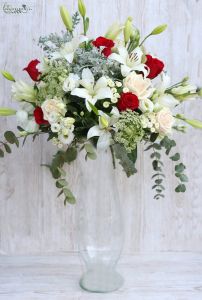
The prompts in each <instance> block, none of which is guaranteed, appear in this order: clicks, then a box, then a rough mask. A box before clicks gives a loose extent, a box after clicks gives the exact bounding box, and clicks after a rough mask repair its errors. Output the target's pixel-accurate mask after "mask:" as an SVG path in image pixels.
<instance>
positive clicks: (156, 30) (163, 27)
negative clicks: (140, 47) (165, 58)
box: [150, 24, 167, 35]
mask: <svg viewBox="0 0 202 300" xmlns="http://www.w3.org/2000/svg"><path fill="white" fill-rule="evenodd" d="M166 28H167V24H162V25H159V26H157V27H156V28H154V29H153V30H152V32H151V33H150V35H157V34H160V33H162V32H163V31H165V30H166Z"/></svg>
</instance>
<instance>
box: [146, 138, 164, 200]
mask: <svg viewBox="0 0 202 300" xmlns="http://www.w3.org/2000/svg"><path fill="white" fill-rule="evenodd" d="M150 149H151V150H152V154H151V155H150V157H151V159H152V167H153V170H154V171H155V174H154V175H153V176H152V179H154V185H153V186H152V189H155V192H156V194H155V195H154V199H157V200H159V199H160V198H164V197H165V195H164V190H165V187H164V185H163V178H165V175H164V173H163V162H162V160H161V153H160V150H161V145H160V144H158V143H152V144H151V145H149V146H148V147H147V148H146V149H145V151H148V150H150Z"/></svg>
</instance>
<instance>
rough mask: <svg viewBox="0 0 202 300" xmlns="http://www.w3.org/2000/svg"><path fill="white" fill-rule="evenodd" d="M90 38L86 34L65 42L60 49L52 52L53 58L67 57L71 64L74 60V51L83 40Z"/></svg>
mask: <svg viewBox="0 0 202 300" xmlns="http://www.w3.org/2000/svg"><path fill="white" fill-rule="evenodd" d="M87 40H88V38H87V37H86V36H83V35H81V36H79V37H74V38H73V39H72V40H71V41H70V42H67V43H65V44H64V45H63V46H62V47H61V48H60V49H59V51H56V52H54V53H53V54H52V58H53V59H58V58H65V59H66V60H67V61H68V62H69V63H70V64H71V63H72V62H73V59H74V53H75V51H76V50H77V48H78V47H79V45H80V44H81V43H83V42H86V41H87Z"/></svg>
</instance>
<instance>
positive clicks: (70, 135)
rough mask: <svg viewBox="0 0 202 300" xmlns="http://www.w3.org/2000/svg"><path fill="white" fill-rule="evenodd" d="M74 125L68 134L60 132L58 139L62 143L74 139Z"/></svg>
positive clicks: (66, 143)
mask: <svg viewBox="0 0 202 300" xmlns="http://www.w3.org/2000/svg"><path fill="white" fill-rule="evenodd" d="M73 130H74V126H73V127H72V128H71V130H70V131H69V133H68V135H63V134H62V133H61V134H59V135H58V139H59V141H60V142H61V143H62V144H64V145H70V144H71V143H72V141H73V139H74V134H73Z"/></svg>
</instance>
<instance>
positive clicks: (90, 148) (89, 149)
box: [84, 143, 97, 160]
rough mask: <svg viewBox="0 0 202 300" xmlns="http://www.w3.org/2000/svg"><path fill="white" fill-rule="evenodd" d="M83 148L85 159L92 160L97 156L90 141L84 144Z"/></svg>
mask: <svg viewBox="0 0 202 300" xmlns="http://www.w3.org/2000/svg"><path fill="white" fill-rule="evenodd" d="M84 148H85V150H86V157H85V159H86V160H87V158H89V159H92V160H95V159H96V158H97V154H96V152H95V148H94V147H93V145H92V144H90V143H88V144H85V145H84Z"/></svg>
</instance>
